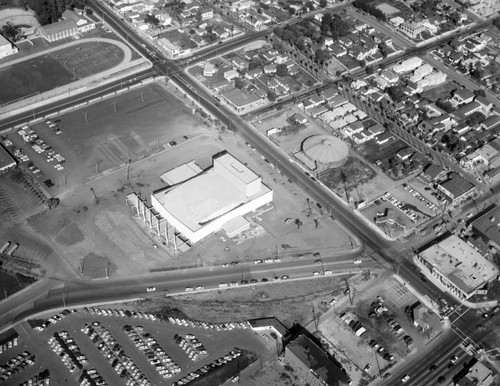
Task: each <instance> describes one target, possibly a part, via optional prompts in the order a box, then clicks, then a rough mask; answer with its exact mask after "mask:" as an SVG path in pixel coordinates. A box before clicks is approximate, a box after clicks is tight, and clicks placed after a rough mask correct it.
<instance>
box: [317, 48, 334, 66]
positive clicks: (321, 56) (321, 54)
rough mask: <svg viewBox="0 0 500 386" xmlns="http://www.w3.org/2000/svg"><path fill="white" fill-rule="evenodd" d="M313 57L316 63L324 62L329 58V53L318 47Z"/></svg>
mask: <svg viewBox="0 0 500 386" xmlns="http://www.w3.org/2000/svg"><path fill="white" fill-rule="evenodd" d="M315 59H316V63H324V62H326V61H328V59H330V54H329V53H328V51H325V50H322V49H321V48H319V49H318V50H317V51H316V54H315Z"/></svg>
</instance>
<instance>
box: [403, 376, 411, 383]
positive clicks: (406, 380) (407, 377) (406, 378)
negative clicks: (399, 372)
mask: <svg viewBox="0 0 500 386" xmlns="http://www.w3.org/2000/svg"><path fill="white" fill-rule="evenodd" d="M409 380H410V376H409V375H408V374H406V375H405V376H404V377H403V378H401V382H403V383H406V382H408V381H409Z"/></svg>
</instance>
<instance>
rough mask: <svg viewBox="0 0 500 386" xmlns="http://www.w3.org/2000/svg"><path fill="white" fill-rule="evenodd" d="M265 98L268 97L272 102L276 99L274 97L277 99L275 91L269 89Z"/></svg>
mask: <svg viewBox="0 0 500 386" xmlns="http://www.w3.org/2000/svg"><path fill="white" fill-rule="evenodd" d="M267 99H269V102H274V101H276V99H278V96H277V95H276V93H275V92H274V91H269V92H268V93H267Z"/></svg>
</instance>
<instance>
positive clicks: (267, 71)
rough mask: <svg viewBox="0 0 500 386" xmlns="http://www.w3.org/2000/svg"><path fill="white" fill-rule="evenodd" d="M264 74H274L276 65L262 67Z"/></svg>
mask: <svg viewBox="0 0 500 386" xmlns="http://www.w3.org/2000/svg"><path fill="white" fill-rule="evenodd" d="M264 73H265V74H267V75H269V74H276V64H274V63H272V64H268V65H265V66H264Z"/></svg>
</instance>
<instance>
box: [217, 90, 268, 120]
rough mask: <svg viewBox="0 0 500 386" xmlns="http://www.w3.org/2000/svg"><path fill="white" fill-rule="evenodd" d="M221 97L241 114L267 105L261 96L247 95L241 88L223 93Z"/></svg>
mask: <svg viewBox="0 0 500 386" xmlns="http://www.w3.org/2000/svg"><path fill="white" fill-rule="evenodd" d="M220 95H221V97H222V98H223V99H224V101H225V102H226V103H227V104H228V105H229V106H231V107H232V108H233V109H234V110H236V112H237V113H239V114H245V113H248V112H249V111H252V110H253V109H256V108H257V107H260V106H263V105H264V104H265V103H266V100H264V99H262V98H260V97H259V96H257V95H255V94H251V93H245V92H243V91H241V90H240V89H239V88H233V89H230V90H227V91H223V92H221V94H220Z"/></svg>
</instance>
